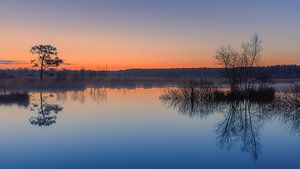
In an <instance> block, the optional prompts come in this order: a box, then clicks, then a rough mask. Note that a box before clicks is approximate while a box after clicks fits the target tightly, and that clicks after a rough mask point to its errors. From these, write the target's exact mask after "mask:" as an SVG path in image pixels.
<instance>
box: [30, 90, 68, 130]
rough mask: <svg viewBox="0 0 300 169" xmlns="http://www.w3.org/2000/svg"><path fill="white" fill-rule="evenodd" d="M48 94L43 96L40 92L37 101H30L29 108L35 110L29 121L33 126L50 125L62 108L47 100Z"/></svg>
mask: <svg viewBox="0 0 300 169" xmlns="http://www.w3.org/2000/svg"><path fill="white" fill-rule="evenodd" d="M48 98H49V96H43V93H42V92H40V98H39V99H40V100H39V102H37V103H32V105H31V107H30V110H31V111H33V112H35V116H32V117H31V118H30V119H29V121H30V123H31V124H32V125H35V126H51V125H53V124H54V123H55V122H56V119H57V114H58V113H59V112H60V111H62V110H63V107H61V106H60V105H57V104H50V103H48V102H47V99H48Z"/></svg>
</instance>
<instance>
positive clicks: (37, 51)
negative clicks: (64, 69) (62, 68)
mask: <svg viewBox="0 0 300 169" xmlns="http://www.w3.org/2000/svg"><path fill="white" fill-rule="evenodd" d="M30 53H31V54H33V55H35V56H36V58H34V59H33V60H31V64H32V66H33V67H39V68H40V79H41V81H42V80H43V74H44V71H45V70H46V69H49V68H56V67H58V66H59V65H61V64H62V63H63V60H62V59H60V58H59V57H58V56H57V54H58V52H57V48H56V47H54V46H52V45H35V46H33V47H31V49H30Z"/></svg>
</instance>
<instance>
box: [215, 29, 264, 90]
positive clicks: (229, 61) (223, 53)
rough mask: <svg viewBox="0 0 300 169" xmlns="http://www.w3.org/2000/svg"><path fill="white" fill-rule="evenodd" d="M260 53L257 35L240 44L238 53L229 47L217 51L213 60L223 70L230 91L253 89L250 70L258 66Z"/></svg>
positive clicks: (259, 41)
mask: <svg viewBox="0 0 300 169" xmlns="http://www.w3.org/2000/svg"><path fill="white" fill-rule="evenodd" d="M261 52H262V41H261V40H260V38H259V36H258V35H257V34H255V35H254V36H253V38H252V39H251V41H250V42H247V43H242V46H241V49H240V51H239V50H238V49H236V48H235V47H232V46H230V45H228V46H222V47H220V48H218V49H217V51H216V55H215V59H216V61H217V63H218V64H219V65H221V66H222V67H223V68H224V75H225V77H226V78H227V79H228V80H229V84H230V88H231V91H242V90H244V91H245V90H249V89H251V88H252V87H253V86H252V83H251V80H252V79H254V77H253V76H252V74H251V70H252V69H253V68H254V67H256V66H259V63H260V60H261V59H260V57H261Z"/></svg>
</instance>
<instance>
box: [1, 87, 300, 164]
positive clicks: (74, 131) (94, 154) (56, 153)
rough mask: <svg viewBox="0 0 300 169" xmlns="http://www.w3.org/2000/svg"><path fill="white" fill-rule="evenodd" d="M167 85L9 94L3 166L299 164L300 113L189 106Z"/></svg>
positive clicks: (3, 132)
mask: <svg viewBox="0 0 300 169" xmlns="http://www.w3.org/2000/svg"><path fill="white" fill-rule="evenodd" d="M164 92H165V89H164V88H151V89H143V88H137V89H104V88H101V89H91V88H89V89H86V90H84V91H67V92H30V93H29V98H27V97H26V96H24V98H22V99H20V100H14V99H11V101H9V100H6V101H4V103H0V134H1V137H0V150H1V151H0V168H1V169H2V168H3V169H14V168H31V169H33V168H82V169H85V168H88V169H93V168H130V169H133V168H138V169H142V168H147V169H148V168H149V169H152V168H153V169H154V168H162V169H166V168H172V169H174V168H178V169H193V168H197V169H198V168H210V169H212V168H230V169H233V168H243V169H246V168H251V169H253V168H264V169H265V168H291V169H292V168H295V169H296V168H297V169H299V168H300V163H299V161H298V160H299V157H300V114H299V113H298V114H297V112H296V113H295V112H292V114H289V113H291V111H290V110H287V111H288V112H283V111H282V110H280V111H278V110H277V111H272V112H269V108H270V106H264V105H260V104H250V103H249V104H248V103H246V102H244V103H239V104H231V103H224V104H203V105H202V104H200V105H199V104H197V106H193V105H191V104H189V103H182V102H180V101H177V102H176V101H175V102H172V101H163V100H162V99H160V96H161V95H162V94H163V93H164ZM41 110H43V111H42V112H41Z"/></svg>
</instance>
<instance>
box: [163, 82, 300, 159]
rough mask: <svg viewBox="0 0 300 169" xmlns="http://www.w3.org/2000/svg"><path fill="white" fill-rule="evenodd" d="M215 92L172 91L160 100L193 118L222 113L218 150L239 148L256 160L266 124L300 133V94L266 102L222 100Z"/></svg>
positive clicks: (203, 89) (199, 89)
mask: <svg viewBox="0 0 300 169" xmlns="http://www.w3.org/2000/svg"><path fill="white" fill-rule="evenodd" d="M216 91H217V89H215V88H210V87H209V88H206V87H201V86H200V87H195V86H193V85H190V86H185V87H178V88H169V89H166V90H165V92H164V94H162V95H161V96H160V100H161V101H162V102H163V103H164V104H166V105H167V106H168V107H172V108H174V109H176V110H177V111H178V112H179V113H180V114H183V115H187V116H189V117H192V118H196V117H198V118H201V119H203V118H204V117H206V116H208V115H211V114H213V113H218V112H221V113H222V114H223V118H222V120H221V121H219V122H217V124H216V129H215V133H216V135H217V144H218V147H219V148H221V149H225V150H228V151H230V150H233V149H235V148H236V147H238V148H239V149H240V150H241V151H242V152H247V153H249V154H250V155H251V157H252V158H253V159H254V160H257V159H258V157H259V155H260V154H261V153H260V152H261V148H262V145H261V143H260V129H261V128H262V125H263V124H264V123H265V122H266V121H268V120H272V119H273V118H278V119H279V120H281V121H282V122H283V123H284V124H285V125H287V126H289V127H290V129H291V131H292V132H300V96H299V93H296V92H293V93H277V94H275V96H271V95H270V97H271V98H265V97H264V98H263V99H260V98H259V97H257V98H256V99H247V98H236V99H232V97H231V98H230V99H226V98H225V99H220V98H217V96H215V95H214V94H213V93H215V92H216Z"/></svg>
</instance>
